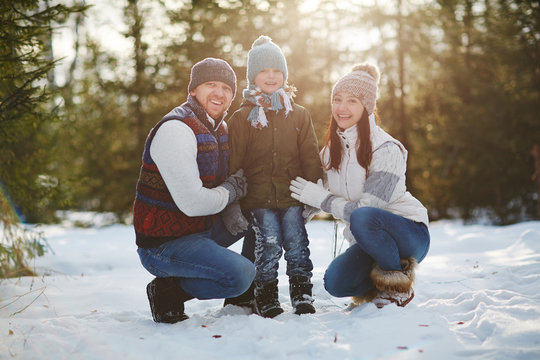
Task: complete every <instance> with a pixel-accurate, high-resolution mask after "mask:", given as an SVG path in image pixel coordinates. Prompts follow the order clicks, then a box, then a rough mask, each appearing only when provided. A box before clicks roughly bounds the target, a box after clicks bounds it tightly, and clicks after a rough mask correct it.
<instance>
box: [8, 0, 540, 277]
mask: <svg viewBox="0 0 540 360" xmlns="http://www.w3.org/2000/svg"><path fill="white" fill-rule="evenodd" d="M104 3H105V2H101V1H97V0H96V1H90V0H88V1H83V0H66V1H54V0H10V1H2V2H0V21H1V24H0V138H1V141H0V218H1V221H2V226H3V235H2V238H1V239H0V240H1V242H0V263H1V264H2V270H1V271H0V275H1V276H2V277H3V276H14V275H20V274H24V271H29V270H28V269H26V270H24V269H23V270H20V267H19V270H17V271H16V272H13V271H14V270H13V266H12V265H13V263H17V262H18V263H19V264H21V263H24V258H26V257H29V256H30V257H31V256H34V255H39V254H41V253H42V252H43V251H44V247H45V245H44V242H43V239H42V238H41V237H40V235H39V233H36V232H35V231H31V230H28V228H21V227H20V226H18V225H19V224H21V223H32V224H35V223H50V222H54V221H55V220H56V214H57V212H58V210H84V211H99V212H111V213H114V214H115V215H116V218H115V221H117V222H129V221H130V212H131V207H132V202H133V199H134V194H135V183H136V181H137V177H138V172H139V168H140V162H141V154H142V149H143V146H144V141H145V138H146V135H147V134H148V131H149V130H150V128H151V127H152V126H153V125H154V124H155V123H156V122H157V121H159V120H160V119H161V118H162V116H163V115H165V114H166V113H167V112H168V111H169V110H170V109H171V108H173V107H174V106H177V105H179V104H180V103H182V102H183V101H184V100H185V98H186V95H187V93H186V92H187V84H188V82H189V73H190V68H191V66H192V65H193V64H194V63H195V62H197V61H199V60H201V59H203V58H205V57H208V56H212V57H218V58H223V59H225V60H227V61H228V62H229V63H230V64H231V65H232V66H233V67H234V69H235V71H236V73H237V75H238V80H239V87H238V95H237V97H236V99H235V100H234V102H233V105H232V106H231V112H230V113H232V111H234V110H235V109H236V108H237V107H238V106H239V104H240V101H241V90H242V89H243V88H245V87H246V83H245V73H246V68H245V66H246V55H247V52H248V51H249V49H250V47H251V44H252V42H253V41H254V40H255V39H256V38H257V37H258V36H259V35H261V34H264V35H268V36H270V37H271V38H272V39H273V40H274V42H276V43H277V44H278V45H279V46H280V47H281V48H282V49H283V51H284V53H285V56H286V58H287V62H288V68H289V83H290V84H292V85H294V86H296V87H297V89H298V93H297V97H296V99H295V100H296V102H298V103H299V104H301V105H303V106H305V107H306V108H307V109H308V110H309V111H310V113H311V115H312V118H313V122H314V126H315V129H316V132H317V135H318V138H319V145H320V146H322V145H323V143H324V133H325V130H326V127H327V124H328V120H329V117H330V93H331V89H332V86H333V84H334V83H335V81H336V80H337V79H338V78H339V77H340V76H342V75H343V74H345V73H346V72H348V71H350V69H351V68H352V66H353V65H354V64H357V63H360V62H364V61H370V62H374V63H376V64H377V65H378V66H379V68H380V70H381V74H382V76H381V82H380V87H379V93H380V98H379V100H378V102H377V108H378V116H379V121H378V123H379V125H380V126H381V127H383V128H384V129H385V130H387V131H388V132H389V133H390V134H392V135H393V136H394V137H396V138H397V139H399V140H400V141H401V142H402V143H403V144H404V145H405V146H406V148H407V149H408V151H409V160H408V172H407V174H408V177H407V182H408V188H409V190H410V192H411V193H413V195H415V196H416V197H417V198H418V199H420V200H421V201H422V202H423V203H424V204H425V205H426V207H427V208H428V210H429V215H430V219H431V220H438V219H443V218H462V219H464V220H466V221H480V220H481V221H488V222H490V223H492V224H498V225H503V224H510V223H515V222H519V221H525V220H530V219H539V218H540V201H539V194H540V165H539V163H540V115H539V114H540V2H539V1H529V0H526V1H518V0H514V1H510V0H416V1H414V0H410V1H407V0H388V1H376V0H373V1H370V0H363V1H360V0H357V1H354V0H349V1H345V0H342V1H340V0H337V1H328V0H303V1H302V0H290V1H284V0H275V1H273V0H218V1H205V0H194V1H172V0H171V1H167V0H159V1H158V0H124V1H118V2H115V5H114V6H115V7H116V9H117V10H118V14H119V16H115V14H116V13H109V12H110V8H108V9H109V10H107V8H104V7H103V4H104ZM109 6H111V5H109ZM96 17H97V18H99V17H103V18H114V22H115V24H116V26H117V27H116V28H117V29H119V30H118V31H116V30H111V29H112V28H107V29H104V28H100V26H96V21H95V18H96ZM92 19H94V21H91V20H92ZM107 31H108V33H107ZM66 34H68V35H69V36H67V37H66ZM60 35H62V36H60ZM66 41H67V44H66ZM126 44H127V45H126ZM66 46H67V48H69V56H67V57H61V56H58V55H57V54H58V53H61V54H62V51H61V49H62V48H64V49H65V48H66ZM64 54H65V53H64ZM62 56H63V54H62ZM21 271H22V272H21Z"/></svg>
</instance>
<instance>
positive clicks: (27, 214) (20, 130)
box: [0, 0, 83, 277]
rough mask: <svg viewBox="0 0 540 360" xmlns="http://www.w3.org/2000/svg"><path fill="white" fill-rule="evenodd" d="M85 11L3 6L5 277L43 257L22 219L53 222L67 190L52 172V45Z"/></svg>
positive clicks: (0, 113) (0, 247)
mask: <svg viewBox="0 0 540 360" xmlns="http://www.w3.org/2000/svg"><path fill="white" fill-rule="evenodd" d="M82 10H83V8H80V7H66V6H64V5H56V6H47V4H45V6H44V5H43V4H42V3H41V2H40V1H37V0H35V1H31V0H18V1H4V2H2V3H0V19H1V24H2V25H1V26H0V138H1V139H2V141H1V142H0V190H1V193H0V209H1V212H0V220H1V222H2V224H1V226H2V227H3V231H2V234H3V235H2V238H1V239H0V240H1V242H0V264H1V268H0V276H2V277H3V276H16V275H21V274H28V273H29V270H28V268H27V267H26V263H25V261H26V259H27V258H28V257H33V256H35V255H41V254H42V253H43V250H44V243H43V241H42V239H41V237H40V235H39V234H36V233H33V232H31V231H27V230H24V228H22V227H19V226H18V223H19V221H20V220H26V221H36V220H44V219H45V220H46V219H49V218H50V214H51V212H52V209H51V207H50V204H51V202H57V201H59V199H60V197H61V195H62V194H61V186H58V179H57V178H56V177H55V176H54V174H52V173H51V171H50V167H51V164H52V163H53V162H54V161H55V159H54V158H53V157H52V148H53V145H54V144H53V143H51V142H50V141H49V139H48V135H49V132H48V131H49V128H48V127H49V125H50V124H51V123H52V122H54V121H56V120H57V119H58V117H57V112H56V107H55V106H54V104H53V103H52V100H51V92H50V91H49V89H48V88H47V79H48V77H49V74H50V73H51V71H52V69H53V68H54V66H55V63H54V62H53V60H52V59H51V57H50V56H49V54H48V52H47V51H48V50H47V46H46V45H47V44H48V39H50V36H51V31H52V27H53V25H54V24H55V23H59V22H62V21H64V19H65V18H66V16H68V15H69V14H70V13H72V12H75V11H82Z"/></svg>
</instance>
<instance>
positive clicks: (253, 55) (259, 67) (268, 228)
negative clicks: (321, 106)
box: [229, 36, 322, 318]
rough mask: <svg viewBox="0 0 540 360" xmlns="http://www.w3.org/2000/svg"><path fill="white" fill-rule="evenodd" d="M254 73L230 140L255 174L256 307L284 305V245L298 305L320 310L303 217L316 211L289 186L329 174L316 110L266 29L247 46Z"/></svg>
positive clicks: (240, 165)
mask: <svg viewBox="0 0 540 360" xmlns="http://www.w3.org/2000/svg"><path fill="white" fill-rule="evenodd" d="M247 80H248V88H247V89H245V90H244V93H243V96H244V99H243V102H242V104H241V107H240V109H239V110H237V111H236V112H235V113H234V114H233V115H232V117H231V118H230V120H229V146H230V171H231V172H232V173H234V172H235V171H237V170H238V169H244V175H245V176H246V178H247V182H248V194H247V196H246V197H245V198H244V199H243V200H242V201H241V202H240V204H241V207H242V210H243V212H244V213H245V214H246V215H247V218H248V220H249V226H250V227H251V228H252V230H253V231H254V233H255V237H256V245H255V268H256V271H257V272H256V276H255V280H254V284H255V307H256V310H257V312H258V313H259V315H261V316H263V317H269V318H273V317H275V316H277V315H279V314H281V313H282V312H283V309H282V308H281V305H280V303H279V299H278V287H277V284H278V279H277V277H278V266H279V260H280V258H281V255H282V253H283V250H285V260H286V261H287V275H288V276H289V293H290V297H291V303H292V306H293V309H294V312H295V314H306V313H314V312H315V308H314V307H313V305H312V304H313V298H312V293H311V292H312V287H313V285H312V284H311V276H312V273H311V271H312V270H313V264H312V262H311V260H310V259H309V255H310V252H309V249H308V245H309V240H308V236H307V232H306V228H305V225H304V224H305V221H307V220H308V219H309V216H310V215H312V214H310V209H306V208H305V207H304V205H302V204H301V203H300V202H298V201H296V200H295V199H293V198H291V196H290V190H289V183H290V181H291V180H292V179H295V178H296V177H297V176H302V177H305V178H307V179H310V180H311V181H314V182H316V181H317V180H318V179H320V178H322V168H321V163H320V159H319V151H318V146H317V138H316V136H315V131H314V129H313V124H312V121H311V116H310V115H309V113H308V111H307V110H306V109H305V108H303V107H302V106H300V105H297V104H295V103H294V102H293V100H292V98H293V96H294V91H295V89H294V87H291V86H288V85H287V62H286V60H285V57H284V56H283V53H282V52H281V49H280V48H279V47H278V46H277V45H276V44H274V43H273V42H272V40H271V39H270V38H269V37H267V36H260V37H259V38H258V39H257V40H255V42H254V43H253V45H252V48H251V50H250V51H249V53H248V65H247ZM238 216H239V217H241V216H242V215H241V213H240V211H238Z"/></svg>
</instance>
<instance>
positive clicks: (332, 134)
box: [323, 110, 372, 177]
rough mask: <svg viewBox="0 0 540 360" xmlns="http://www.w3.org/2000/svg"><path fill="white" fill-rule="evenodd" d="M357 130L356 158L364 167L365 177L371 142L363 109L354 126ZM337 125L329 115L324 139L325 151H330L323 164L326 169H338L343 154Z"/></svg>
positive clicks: (369, 158) (367, 118)
mask: <svg viewBox="0 0 540 360" xmlns="http://www.w3.org/2000/svg"><path fill="white" fill-rule="evenodd" d="M356 130H357V131H358V138H357V141H356V158H357V159H358V163H359V164H360V166H362V167H363V168H364V169H366V177H367V174H368V170H369V165H370V164H371V157H372V144H371V137H370V135H371V130H370V127H369V116H368V114H367V111H366V110H364V112H363V113H362V117H361V118H360V121H359V122H358V125H357V126H356ZM337 131H338V126H337V123H336V120H335V119H334V116H332V115H330V124H329V125H328V129H327V130H326V140H325V146H326V147H325V150H324V151H325V152H326V151H330V161H329V162H328V163H327V164H323V165H324V168H325V169H326V170H330V169H334V170H336V171H339V166H340V165H341V159H342V156H343V148H342V145H341V141H340V140H339V137H338V134H337Z"/></svg>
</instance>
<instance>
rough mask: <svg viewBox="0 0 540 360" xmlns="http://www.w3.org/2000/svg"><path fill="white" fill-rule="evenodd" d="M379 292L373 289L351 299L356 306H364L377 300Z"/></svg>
mask: <svg viewBox="0 0 540 360" xmlns="http://www.w3.org/2000/svg"><path fill="white" fill-rule="evenodd" d="M378 293H379V291H378V290H377V289H371V290H370V291H368V292H367V293H364V294H362V295H357V296H353V297H351V300H352V302H353V304H354V306H355V307H356V306H358V305H362V304H364V303H367V302H370V301H371V300H373V299H375V297H376V296H377V294H378Z"/></svg>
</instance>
